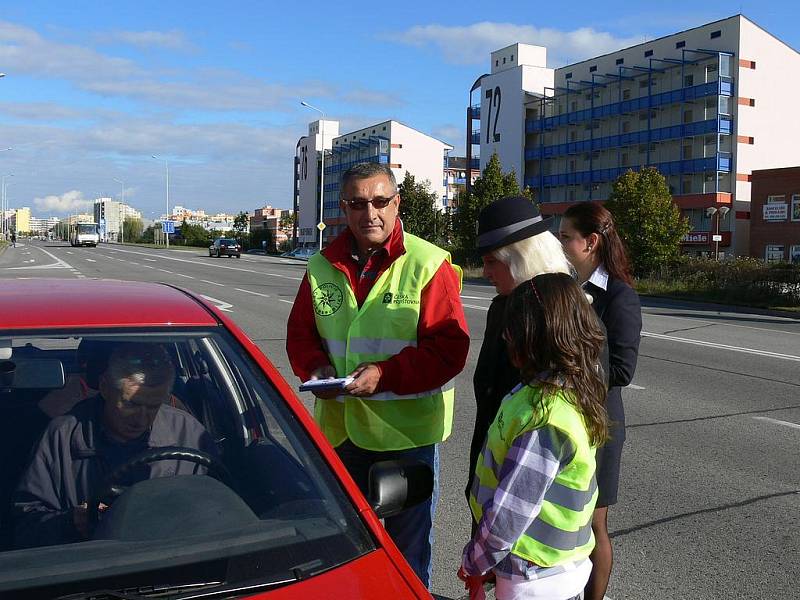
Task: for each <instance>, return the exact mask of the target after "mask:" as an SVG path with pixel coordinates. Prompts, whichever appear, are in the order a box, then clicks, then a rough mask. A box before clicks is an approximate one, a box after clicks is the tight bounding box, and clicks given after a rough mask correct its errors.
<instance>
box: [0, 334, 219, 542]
mask: <svg viewBox="0 0 800 600" xmlns="http://www.w3.org/2000/svg"><path fill="white" fill-rule="evenodd" d="M174 380H175V370H174V367H173V365H172V361H171V360H170V357H169V355H168V354H167V352H166V350H165V349H164V348H163V347H162V346H160V345H158V344H144V343H124V344H120V345H119V346H117V347H116V348H115V349H114V350H113V351H112V352H111V355H110V357H109V361H108V367H107V369H106V370H105V372H104V373H103V374H102V375H101V376H100V380H99V382H100V386H99V387H100V390H99V391H100V393H99V394H98V395H96V396H93V397H91V398H88V399H86V400H84V401H83V402H81V403H79V404H77V405H76V406H75V407H74V408H73V409H72V410H71V411H70V412H69V413H67V414H66V415H64V416H61V417H56V418H55V419H53V420H52V421H51V422H50V424H49V425H48V427H47V429H46V430H45V432H44V434H43V435H42V438H41V440H40V441H39V444H38V446H37V447H36V450H35V451H34V454H33V457H32V459H31V462H30V464H29V465H28V468H27V470H26V471H25V473H24V474H23V476H22V479H21V480H20V483H19V485H18V486H17V489H16V490H15V492H14V498H13V503H14V505H13V513H14V518H15V532H14V544H15V546H16V547H18V548H26V547H34V546H48V545H55V544H66V543H71V542H78V541H81V540H85V539H87V538H88V537H89V534H90V531H89V523H88V518H87V517H88V505H87V503H88V502H89V501H90V500H91V499H92V498H93V495H94V494H97V493H99V492H100V491H101V486H104V484H105V483H106V480H107V478H108V476H109V475H110V474H111V473H112V472H113V471H114V470H115V469H116V468H118V467H120V466H122V465H125V464H126V463H128V462H129V461H130V460H131V459H132V458H134V457H135V456H136V455H138V454H140V453H141V452H143V451H145V450H147V449H149V448H158V447H163V446H181V447H184V448H191V449H196V450H201V451H203V452H205V453H207V454H211V455H212V456H216V455H217V450H216V447H215V446H214V442H213V440H212V439H211V436H210V435H209V434H208V432H207V431H206V430H205V428H204V427H203V426H202V425H201V424H200V422H199V421H197V419H195V418H194V417H192V416H191V415H189V414H188V413H187V412H184V411H182V410H179V409H177V408H173V407H172V406H169V405H168V404H165V401H168V399H169V396H170V391H171V389H172V384H173V382H174ZM204 472H205V469H204V467H200V466H198V465H196V464H195V463H193V462H189V461H180V460H162V461H157V462H153V463H151V464H149V465H145V466H143V467H141V468H139V469H134V470H132V471H129V472H128V475H127V477H125V478H124V479H123V480H121V481H115V483H117V484H121V485H132V484H134V483H136V482H137V481H142V480H144V479H148V478H155V477H169V476H173V475H184V474H192V473H204ZM105 508H106V507H105V506H104V505H100V506H99V509H100V510H103V509H105Z"/></svg>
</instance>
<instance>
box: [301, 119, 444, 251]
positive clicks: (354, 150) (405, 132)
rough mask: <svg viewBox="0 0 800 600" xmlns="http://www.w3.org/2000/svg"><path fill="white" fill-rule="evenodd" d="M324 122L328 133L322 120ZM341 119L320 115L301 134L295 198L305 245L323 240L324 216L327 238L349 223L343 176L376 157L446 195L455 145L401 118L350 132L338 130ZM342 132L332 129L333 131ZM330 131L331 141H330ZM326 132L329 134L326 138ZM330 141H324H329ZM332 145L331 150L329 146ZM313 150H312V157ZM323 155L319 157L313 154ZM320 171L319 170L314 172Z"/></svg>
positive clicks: (396, 173)
mask: <svg viewBox="0 0 800 600" xmlns="http://www.w3.org/2000/svg"><path fill="white" fill-rule="evenodd" d="M323 123H324V127H325V132H324V136H323V134H322V132H321V124H323ZM338 129H339V124H338V122H337V121H315V122H313V123H311V124H309V134H308V136H304V137H302V138H300V141H298V143H297V154H296V156H295V190H296V193H295V199H296V203H297V210H298V215H299V217H298V221H299V236H298V243H299V244H300V245H315V244H319V240H320V237H319V236H320V233H319V232H318V230H317V229H316V227H317V224H318V223H320V222H324V224H325V227H324V232H323V234H322V235H323V242H324V241H325V240H331V239H333V238H334V237H336V236H337V235H338V234H339V233H340V232H341V231H342V230H343V229H344V228H345V227H346V226H347V225H346V223H345V219H344V215H342V213H341V210H340V208H339V194H340V188H341V178H342V175H343V174H344V172H345V171H347V169H349V168H350V167H352V166H353V165H356V164H358V163H362V162H376V163H381V164H386V165H389V167H391V169H392V172H393V173H394V176H395V178H396V179H397V183H398V184H399V183H400V182H402V181H403V178H404V177H405V174H406V172H409V173H411V174H412V175H413V176H414V177H415V179H416V181H417V182H420V183H421V182H424V181H428V182H430V185H431V188H430V189H431V191H432V192H434V193H435V194H436V197H437V198H438V199H440V201H441V199H442V198H443V197H444V196H445V195H446V187H445V184H444V168H443V165H444V158H445V155H446V153H447V152H449V151H450V150H452V149H453V147H452V146H450V145H449V144H446V143H444V142H442V141H440V140H437V139H436V138H433V137H431V136H429V135H426V134H424V133H422V132H421V131H417V130H416V129H412V128H411V127H408V126H407V125H404V124H402V123H399V122H397V121H384V122H382V123H376V124H375V125H370V126H369V127H364V128H363V129H359V130H357V131H351V132H350V133H346V134H344V135H338ZM334 131H335V132H336V133H331V132H334ZM328 136H333V137H331V138H330V146H328V141H329V140H328ZM323 137H324V140H323ZM323 142H324V144H323ZM323 147H325V149H326V152H325V171H324V176H323V177H322V179H323V180H324V189H325V192H324V200H323V205H324V209H323V214H322V221H320V217H319V203H320V196H319V188H320V181H319V180H320V177H319V158H318V156H319V153H320V152H321V149H322V148H323ZM328 148H330V153H328V152H327V150H328ZM309 153H311V154H312V158H311V161H310V162H309V157H308V155H309ZM314 155H316V156H317V160H314V158H313V156H314ZM314 171H316V172H314Z"/></svg>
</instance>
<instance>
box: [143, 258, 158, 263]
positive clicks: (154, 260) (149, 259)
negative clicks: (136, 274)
mask: <svg viewBox="0 0 800 600" xmlns="http://www.w3.org/2000/svg"><path fill="white" fill-rule="evenodd" d="M145 260H148V261H150V262H158V261H157V260H156V259H155V258H145Z"/></svg>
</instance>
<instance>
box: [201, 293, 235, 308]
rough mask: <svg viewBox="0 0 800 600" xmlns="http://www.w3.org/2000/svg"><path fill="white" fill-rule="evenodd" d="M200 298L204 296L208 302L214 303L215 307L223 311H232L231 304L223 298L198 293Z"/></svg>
mask: <svg viewBox="0 0 800 600" xmlns="http://www.w3.org/2000/svg"><path fill="white" fill-rule="evenodd" d="M200 297H201V298H205V299H206V300H208V301H209V302H211V303H213V304H216V305H217V308H218V309H220V310H224V311H225V312H233V311H232V310H231V308H233V304H231V303H229V302H225V301H224V300H219V299H217V298H212V297H211V296H206V295H205V294H200Z"/></svg>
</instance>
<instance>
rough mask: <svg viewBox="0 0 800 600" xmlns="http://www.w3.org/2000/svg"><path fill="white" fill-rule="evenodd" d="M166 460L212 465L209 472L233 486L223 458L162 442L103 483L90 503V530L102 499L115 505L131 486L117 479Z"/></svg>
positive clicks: (112, 473)
mask: <svg viewBox="0 0 800 600" xmlns="http://www.w3.org/2000/svg"><path fill="white" fill-rule="evenodd" d="M162 460H185V461H187V462H191V463H195V464H196V465H200V466H203V467H205V468H206V469H208V474H209V475H210V476H211V477H213V478H214V479H217V480H218V481H220V482H222V483H224V484H225V485H227V486H228V487H233V485H232V484H233V478H232V477H231V474H230V472H229V471H228V469H227V467H225V465H224V464H223V463H222V461H221V460H220V459H219V458H217V457H215V456H212V455H211V454H208V453H207V452H203V451H202V450H197V449H195V448H184V447H182V446H162V447H160V448H148V449H147V450H145V451H144V452H141V453H140V454H137V455H136V456H134V457H133V458H131V459H130V460H129V461H128V462H126V463H125V464H122V465H120V466H119V467H117V468H116V469H114V470H113V471H112V472H111V474H110V475H109V476H108V477H106V479H105V481H104V482H103V485H102V486H100V488H99V489H100V491H99V492H98V493H96V494H93V495H92V497H91V499H90V502H89V503H88V507H87V516H88V519H89V531H94V528H95V526H96V525H97V519H98V505H99V504H100V502H103V504H107V505H111V504H113V502H114V500H116V499H117V498H119V497H120V496H121V495H122V494H123V493H124V492H125V490H126V489H128V488H127V486H124V485H119V484H117V483H116V482H117V481H119V480H120V479H122V478H123V477H125V475H127V474H128V473H129V472H130V471H132V470H134V469H137V468H139V467H143V466H145V465H149V464H150V463H154V462H159V461H162Z"/></svg>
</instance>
